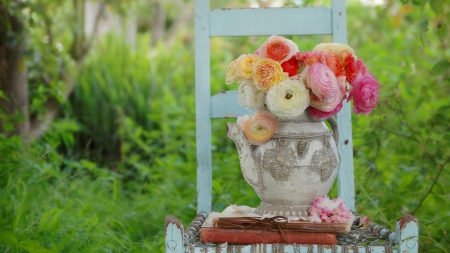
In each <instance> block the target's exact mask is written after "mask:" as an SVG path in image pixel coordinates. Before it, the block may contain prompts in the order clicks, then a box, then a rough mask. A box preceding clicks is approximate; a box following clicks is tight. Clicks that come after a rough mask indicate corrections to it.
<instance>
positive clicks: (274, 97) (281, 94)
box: [266, 79, 309, 120]
mask: <svg viewBox="0 0 450 253" xmlns="http://www.w3.org/2000/svg"><path fill="white" fill-rule="evenodd" d="M266 103H267V107H268V108H269V110H270V111H271V112H272V113H273V114H275V116H277V117H278V118H279V119H282V120H289V119H295V118H297V117H299V116H300V115H302V114H303V112H304V111H305V109H306V108H307V107H308V106H309V91H308V89H306V88H305V85H304V83H303V82H302V81H301V80H291V79H286V80H284V81H283V82H281V83H280V84H278V85H277V86H275V87H273V88H272V89H270V90H269V92H268V93H267V96H266Z"/></svg>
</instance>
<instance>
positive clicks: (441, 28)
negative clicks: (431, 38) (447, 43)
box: [437, 22, 448, 41]
mask: <svg viewBox="0 0 450 253" xmlns="http://www.w3.org/2000/svg"><path fill="white" fill-rule="evenodd" d="M437 34H438V38H439V39H440V40H441V41H444V40H445V38H447V34H448V26H447V24H446V23H442V22H439V23H438V30H437Z"/></svg>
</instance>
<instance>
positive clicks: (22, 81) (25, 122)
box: [0, 3, 30, 136]
mask: <svg viewBox="0 0 450 253" xmlns="http://www.w3.org/2000/svg"><path fill="white" fill-rule="evenodd" d="M0 21H1V22H0V23H1V25H0V34H1V35H0V90H1V91H2V92H3V94H4V95H5V96H6V97H7V99H2V98H0V108H1V110H2V111H3V114H4V115H5V116H7V118H3V119H1V118H0V133H1V132H3V133H4V132H7V134H8V135H10V134H23V135H25V136H26V135H27V133H28V131H29V128H30V121H29V113H28V104H29V102H28V78H27V67H26V65H25V46H24V37H25V35H24V32H23V25H22V22H21V21H20V19H19V18H18V17H17V16H14V15H12V14H11V13H10V12H8V9H7V7H5V6H4V5H3V4H1V3H0ZM11 33H12V34H14V36H10V35H9V34H11ZM16 114H17V115H20V116H21V117H20V118H19V117H14V115H16ZM9 119H12V122H11V123H13V125H14V129H9V128H5V126H6V124H8V121H9Z"/></svg>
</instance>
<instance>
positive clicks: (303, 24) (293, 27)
mask: <svg viewBox="0 0 450 253" xmlns="http://www.w3.org/2000/svg"><path fill="white" fill-rule="evenodd" d="M267 17H270V18H267ZM210 21H211V22H210V29H211V33H210V35H211V36H261V35H274V34H276V35H297V34H298V35H300V34H302V35H314V34H331V10H330V9H329V8H327V7H323V6H319V7H306V8H305V7H304V8H289V7H285V8H261V9H217V10H214V11H212V12H211V14H210ZM286 24H289V25H286Z"/></svg>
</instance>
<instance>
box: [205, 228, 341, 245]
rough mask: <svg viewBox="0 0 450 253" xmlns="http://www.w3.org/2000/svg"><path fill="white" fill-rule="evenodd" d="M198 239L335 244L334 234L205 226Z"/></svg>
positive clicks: (244, 242)
mask: <svg viewBox="0 0 450 253" xmlns="http://www.w3.org/2000/svg"><path fill="white" fill-rule="evenodd" d="M200 241H202V242H205V243H229V244H256V243H286V244H293V243H297V244H328V245H331V244H337V240H336V234H331V233H305V232H281V231H267V230H245V229H230V228H213V227H209V228H208V227H206V228H202V229H201V230H200Z"/></svg>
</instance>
